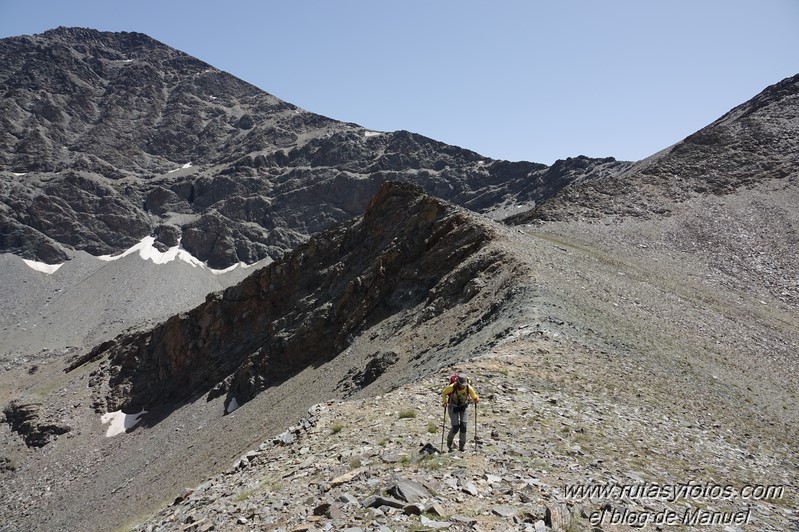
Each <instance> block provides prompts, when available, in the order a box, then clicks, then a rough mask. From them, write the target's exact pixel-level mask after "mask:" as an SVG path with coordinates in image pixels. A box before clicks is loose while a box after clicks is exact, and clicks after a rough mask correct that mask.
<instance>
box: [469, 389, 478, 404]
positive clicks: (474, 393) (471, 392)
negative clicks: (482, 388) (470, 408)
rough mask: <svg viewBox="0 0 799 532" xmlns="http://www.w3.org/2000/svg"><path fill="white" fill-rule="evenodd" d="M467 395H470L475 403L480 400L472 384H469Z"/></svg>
mask: <svg viewBox="0 0 799 532" xmlns="http://www.w3.org/2000/svg"><path fill="white" fill-rule="evenodd" d="M469 397H471V398H472V401H474V402H475V403H476V402H477V401H479V400H480V398H479V397H477V392H475V391H474V388H473V387H472V386H469Z"/></svg>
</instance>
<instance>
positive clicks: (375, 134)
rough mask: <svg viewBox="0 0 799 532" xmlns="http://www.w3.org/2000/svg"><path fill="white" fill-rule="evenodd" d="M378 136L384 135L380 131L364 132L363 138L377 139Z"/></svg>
mask: <svg viewBox="0 0 799 532" xmlns="http://www.w3.org/2000/svg"><path fill="white" fill-rule="evenodd" d="M378 135H382V133H380V132H379V131H364V132H363V136H364V137H377V136H378Z"/></svg>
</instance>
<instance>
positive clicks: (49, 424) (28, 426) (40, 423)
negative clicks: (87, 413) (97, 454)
mask: <svg viewBox="0 0 799 532" xmlns="http://www.w3.org/2000/svg"><path fill="white" fill-rule="evenodd" d="M40 410H41V404H40V403H38V402H35V401H29V400H24V399H21V400H15V401H11V402H10V403H9V404H8V405H7V406H6V407H5V408H4V409H3V413H4V414H5V420H6V423H8V424H9V425H10V426H11V430H13V431H14V432H17V433H19V435H20V436H22V437H23V438H24V440H25V444H26V445H27V446H28V447H44V446H45V445H47V444H48V443H50V440H51V439H52V438H53V437H56V436H59V435H61V434H66V433H67V432H69V431H70V430H72V429H71V427H70V426H69V425H67V424H65V423H58V422H55V421H46V420H41V419H40V415H39V414H40Z"/></svg>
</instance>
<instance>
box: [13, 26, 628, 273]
mask: <svg viewBox="0 0 799 532" xmlns="http://www.w3.org/2000/svg"><path fill="white" fill-rule="evenodd" d="M0 92H1V93H2V94H3V98H2V100H1V101H0V252H3V251H4V252H10V253H14V254H17V255H19V256H21V257H24V258H28V259H35V260H40V261H44V262H47V263H51V264H53V263H59V262H62V261H64V260H66V259H68V258H69V257H70V256H71V255H72V254H73V250H84V251H86V252H88V253H90V254H93V255H102V254H110V253H114V252H120V251H123V250H125V249H127V248H129V247H131V246H132V245H134V244H135V243H136V242H138V241H140V240H141V239H142V238H143V237H145V236H148V235H153V236H155V237H156V240H157V245H159V246H161V247H162V248H163V249H166V248H168V247H171V246H174V245H175V244H176V243H177V242H178V241H179V242H180V243H181V245H182V246H183V247H184V248H185V249H186V250H188V251H189V252H190V253H192V254H193V255H194V256H195V257H197V258H198V259H200V260H202V261H207V263H208V265H209V266H211V267H214V268H225V267H228V266H230V265H232V264H235V263H238V262H246V263H253V262H256V261H258V260H261V259H263V258H266V257H267V256H269V257H273V258H274V257H276V256H278V255H280V254H282V253H284V252H286V251H288V250H289V249H292V248H293V247H294V246H296V245H297V244H298V243H300V242H302V241H304V240H305V239H307V237H308V235H310V234H312V233H315V232H317V231H320V230H322V229H324V228H326V227H329V226H330V225H332V224H335V223H340V222H344V221H346V220H349V219H351V218H353V217H354V216H357V215H359V214H361V213H362V212H363V211H364V209H365V207H366V203H367V201H368V199H369V198H370V197H371V196H372V195H373V194H374V193H375V192H376V191H377V189H378V188H379V186H380V185H381V184H382V183H383V182H385V181H387V180H394V181H409V182H413V183H416V184H417V185H419V186H421V187H422V188H423V189H424V190H425V191H427V192H428V193H430V194H433V195H435V196H438V197H441V198H443V199H446V200H448V201H451V202H454V203H456V204H458V205H461V206H465V207H468V208H470V209H472V210H475V211H478V212H488V211H492V210H495V211H497V213H498V214H497V215H498V216H503V215H504V214H506V213H507V212H516V211H515V210H511V211H509V210H508V209H515V207H516V206H517V205H519V204H521V205H526V206H528V207H530V206H533V205H537V204H539V203H540V202H542V201H543V200H545V199H546V198H548V197H550V196H551V195H553V194H554V193H555V192H557V191H558V190H559V189H560V188H562V187H563V186H565V185H568V184H570V183H576V182H582V181H586V180H591V179H595V178H599V177H607V176H610V175H614V174H615V173H617V172H619V171H620V170H622V169H624V168H626V167H627V166H629V163H621V162H618V161H616V160H614V159H613V158H607V159H589V158H586V157H579V158H576V159H567V160H564V161H559V162H558V163H556V164H555V165H553V166H551V167H547V166H545V165H542V164H535V163H530V162H508V161H496V160H492V159H489V158H486V157H482V156H480V155H479V154H477V153H474V152H472V151H469V150H465V149H461V148H459V147H456V146H450V145H447V144H444V143H441V142H437V141H435V140H433V139H429V138H426V137H423V136H421V135H417V134H414V133H410V132H407V131H398V132H389V133H385V132H375V131H369V130H367V129H365V128H363V127H360V126H358V125H356V124H352V123H344V122H338V121H335V120H331V119H329V118H326V117H324V116H320V115H318V114H314V113H311V112H307V111H304V110H302V109H299V108H297V107H296V106H294V105H291V104H290V103H287V102H284V101H281V100H279V99H278V98H276V97H274V96H272V95H270V94H267V93H266V92H264V91H262V90H260V89H258V88H256V87H254V86H252V85H251V84H248V83H246V82H244V81H242V80H239V79H237V78H235V77H233V76H232V75H230V74H228V73H225V72H222V71H220V70H218V69H216V68H214V67H212V66H211V65H208V64H206V63H204V62H202V61H200V60H198V59H195V58H193V57H190V56H188V55H186V54H184V53H182V52H180V51H177V50H175V49H173V48H170V47H168V46H166V45H164V44H162V43H159V42H158V41H155V40H153V39H152V38H150V37H148V36H146V35H142V34H138V33H107V32H99V31H95V30H90V29H81V28H58V29H56V30H51V31H47V32H45V33H43V34H40V35H35V36H23V37H15V38H7V39H3V40H2V41H0Z"/></svg>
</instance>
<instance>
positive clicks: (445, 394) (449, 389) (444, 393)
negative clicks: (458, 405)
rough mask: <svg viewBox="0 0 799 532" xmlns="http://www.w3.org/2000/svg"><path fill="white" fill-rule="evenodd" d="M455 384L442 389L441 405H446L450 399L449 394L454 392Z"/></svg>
mask: <svg viewBox="0 0 799 532" xmlns="http://www.w3.org/2000/svg"><path fill="white" fill-rule="evenodd" d="M452 389H453V385H452V384H450V385H449V386H447V387H445V388H444V389H443V390H441V406H445V405H446V404H447V402H448V401H449V394H451V393H452Z"/></svg>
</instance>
